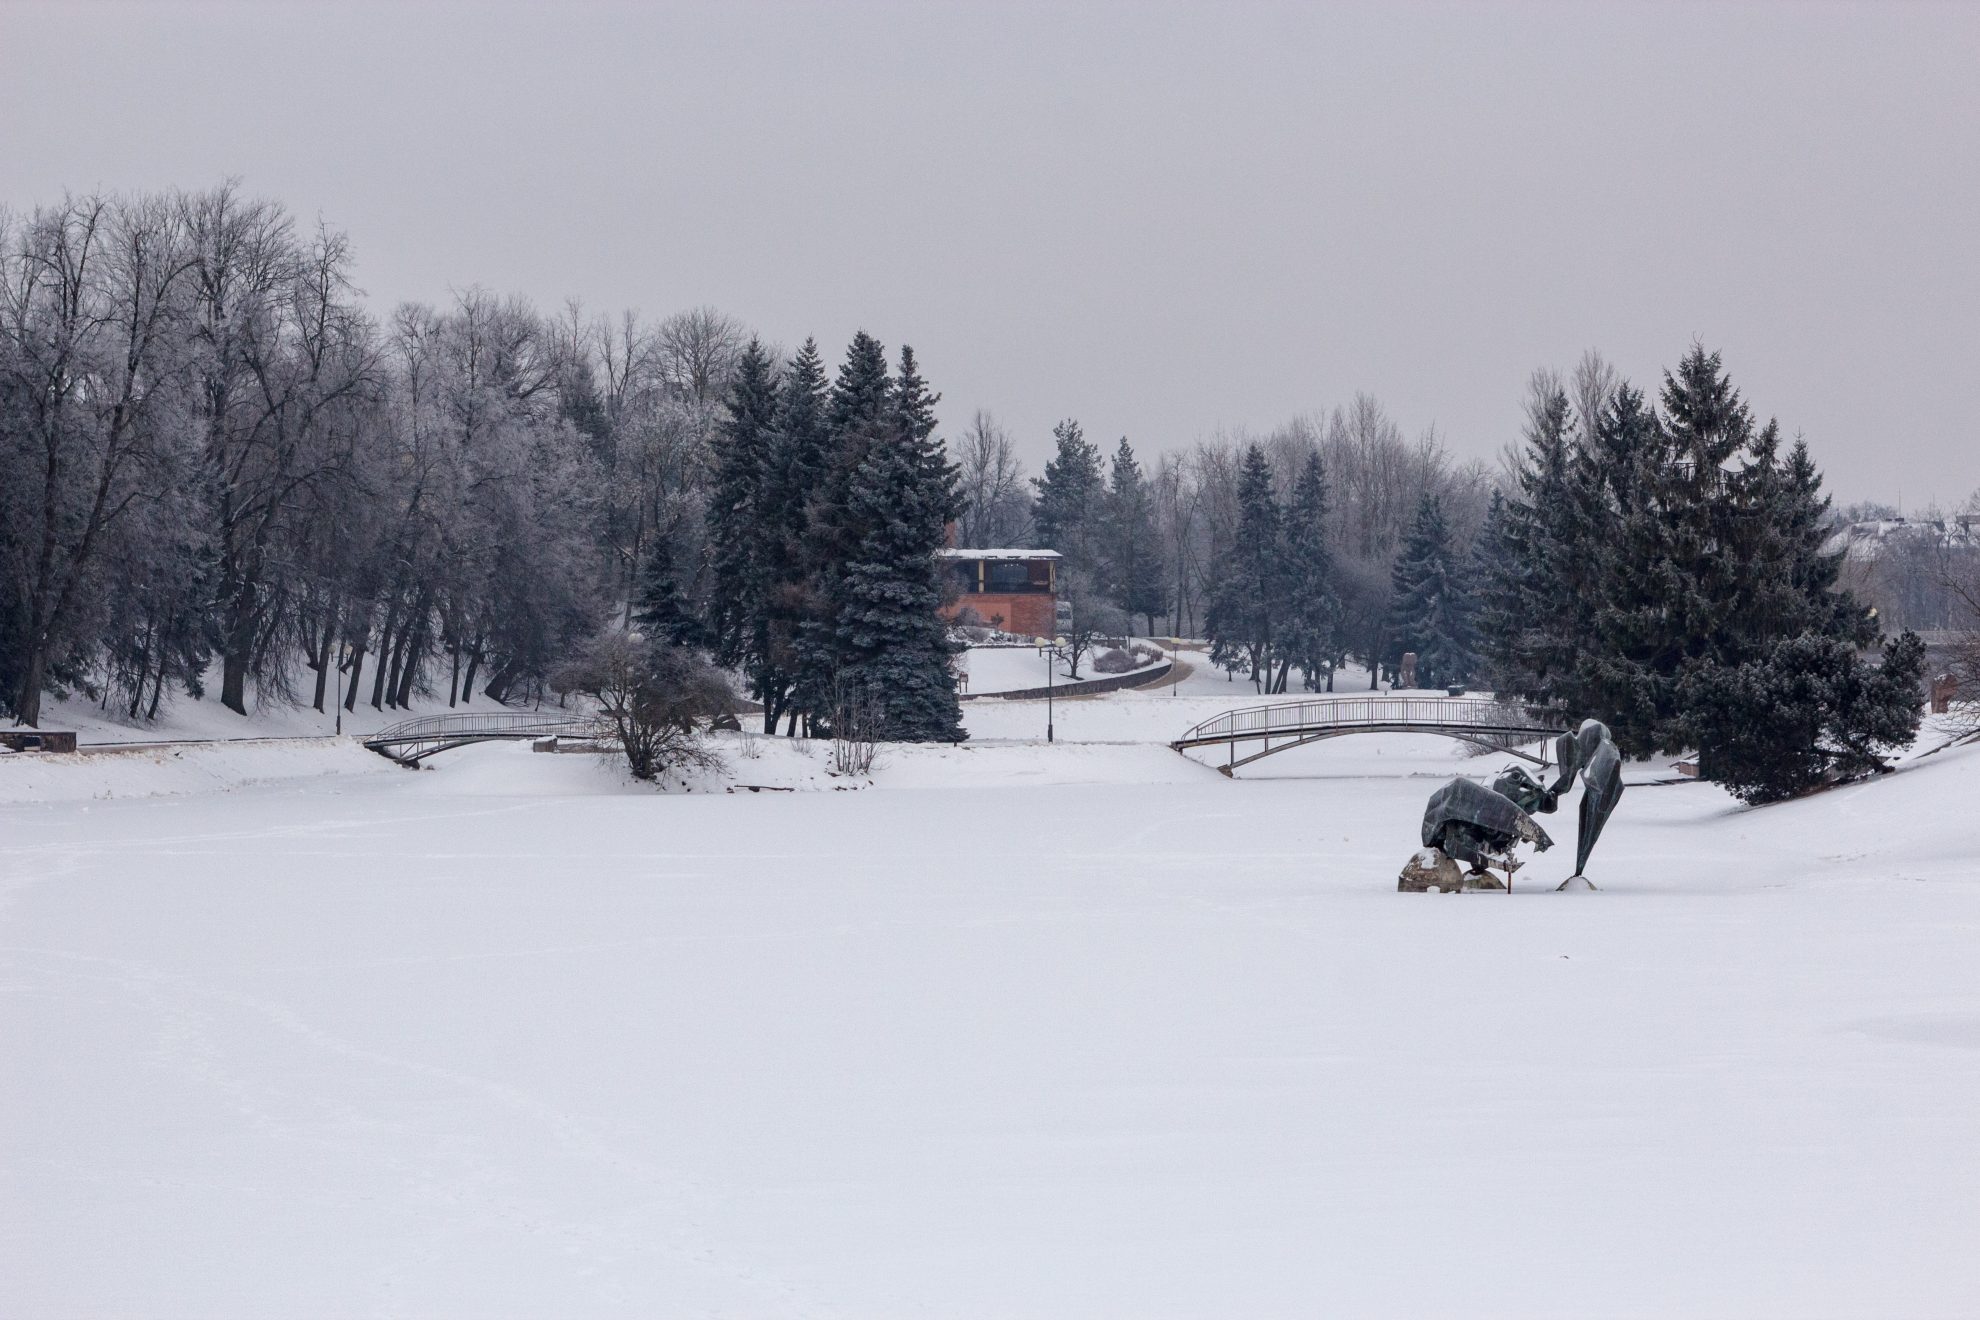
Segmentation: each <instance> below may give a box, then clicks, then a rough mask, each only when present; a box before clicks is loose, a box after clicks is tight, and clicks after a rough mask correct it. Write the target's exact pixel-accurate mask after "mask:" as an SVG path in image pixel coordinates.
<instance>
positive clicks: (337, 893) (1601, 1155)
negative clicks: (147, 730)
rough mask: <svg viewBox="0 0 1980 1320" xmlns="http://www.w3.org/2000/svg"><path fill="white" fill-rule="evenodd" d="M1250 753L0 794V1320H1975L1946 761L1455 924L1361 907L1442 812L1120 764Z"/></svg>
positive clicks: (811, 757) (1630, 819)
mask: <svg viewBox="0 0 1980 1320" xmlns="http://www.w3.org/2000/svg"><path fill="white" fill-rule="evenodd" d="M1206 689H1208V690H1206ZM1351 691H1352V689H1351V688H1350V694H1351ZM1226 697H1229V698H1230V700H1225V698H1226ZM1257 699H1258V698H1256V697H1255V696H1254V695H1252V694H1251V693H1250V690H1249V688H1248V687H1247V686H1246V685H1244V684H1242V683H1238V684H1226V683H1225V682H1224V681H1223V676H1222V675H1221V674H1217V675H1214V676H1205V675H1202V674H1198V675H1194V676H1192V677H1191V678H1189V679H1185V680H1184V686H1183V688H1182V689H1181V693H1180V695H1176V696H1169V695H1167V694H1166V692H1164V691H1161V690H1157V691H1152V692H1125V693H1120V694H1116V695H1113V696H1110V697H1105V698H1088V699H1081V700H1077V701H1066V702H1060V703H1058V704H1057V705H1056V708H1055V712H1054V717H1055V723H1056V724H1057V728H1058V734H1059V737H1060V739H1061V741H1060V742H1058V743H1056V744H1054V745H1053V746H1050V747H1046V746H1043V745H1041V744H1039V743H1038V742H1036V741H1033V740H1034V739H1035V738H1036V737H1037V736H1039V735H1040V734H1042V721H1043V703H1042V702H1002V701H995V702H974V703H971V705H970V707H969V708H968V712H967V714H968V719H969V722H970V725H971V729H972V732H973V734H974V735H975V737H974V739H973V740H972V742H971V743H970V744H966V745H964V746H962V747H960V748H890V749H888V750H887V752H886V753H885V754H884V755H883V757H882V759H881V761H880V763H879V765H878V766H876V768H875V770H874V773H873V774H872V776H871V777H870V783H869V782H868V781H866V780H860V781H857V782H853V783H848V782H847V781H844V780H840V779H836V778H834V777H833V776H831V775H829V774H827V773H826V772H825V765H826V754H827V750H828V749H826V748H825V747H823V746H814V747H811V748H808V749H799V748H795V747H792V746H790V745H788V744H785V743H782V742H772V741H770V740H762V744H761V745H756V746H754V747H753V750H754V752H755V753H756V754H755V755H754V756H751V755H750V754H749V752H750V750H752V748H751V746H750V745H749V744H748V743H746V741H745V740H743V739H738V738H730V739H727V740H725V741H726V743H727V745H728V752H729V758H730V763H729V769H728V771H727V773H726V775H725V776H724V777H723V778H724V780H725V781H726V782H727V783H730V784H756V785H758V786H759V787H765V788H777V787H786V788H793V789H796V790H799V791H793V792H756V793H751V792H748V791H736V792H720V791H700V792H681V791H674V792H670V793H665V794H656V793H654V792H653V791H651V790H650V789H645V788H633V787H632V786H629V785H627V784H626V783H625V782H624V780H623V778H622V776H621V775H620V774H619V772H618V771H617V769H616V768H615V767H614V765H613V764H612V763H611V762H610V761H607V760H605V759H602V758H598V757H591V756H579V755H574V756H546V755H539V754H535V753H532V752H530V751H528V750H527V748H526V747H525V746H520V745H489V746H483V747H477V748H469V749H464V750H461V751H458V752H453V753H448V754H446V755H443V756H442V757H440V758H437V759H436V761H435V762H433V768H431V769H428V770H423V771H420V772H417V773H412V772H406V771H402V770H399V769H396V768H395V767H392V766H389V765H386V764H385V763H384V762H382V761H379V760H377V759H376V758H372V757H368V756H366V755H365V754H363V753H360V752H356V751H354V749H352V748H351V747H350V746H349V744H348V743H346V744H343V745H341V746H338V745H324V744H265V745H259V746H257V747H254V748H239V747H236V748H222V749H213V750H212V751H211V752H209V753H202V754H203V755H209V756H211V757H214V758H217V760H216V761H215V762H214V765H213V767H212V768H211V775H212V782H213V784H214V785H216V786H218V785H222V784H235V785H240V786H239V787H234V788H232V789H230V790H228V791H220V789H219V788H218V787H212V788H207V787H201V786H199V785H196V784H194V785H189V786H188V787H187V789H186V790H184V791H175V793H174V795H172V796H154V797H145V796H136V797H125V796H124V794H126V793H130V792H139V791H141V789H132V788H130V787H115V786H113V788H112V790H111V791H114V792H115V793H117V794H118V796H117V797H116V798H115V799H114V800H110V801H95V800H90V801H70V802H60V803H57V802H47V801H40V802H24V801H22V800H21V799H22V797H23V796H32V795H31V794H26V793H25V792H24V791H23V790H21V789H20V785H22V784H23V783H25V782H26V780H24V779H22V778H20V777H19V774H20V765H19V763H20V762H22V761H26V760H28V759H30V758H0V802H9V801H11V802H13V803H15V805H5V806H0V841H4V844H3V846H0V987H4V991H5V994H6V1006H5V1009H4V1011H0V1063H4V1067H0V1316H8V1317H12V1316H23V1317H43V1316H58V1317H60V1316H84V1315H87V1316H97V1315H104V1316H109V1315H115V1316H120V1317H147V1316H160V1317H164V1316H173V1317H177V1316H200V1317H226V1316H243V1317H245V1316H270V1315H283V1316H288V1315H296V1316H302V1315H309V1316H319V1315H323V1316H355V1315H376V1316H463V1317H467V1316H474V1317H480V1316H517V1315H527V1316H539V1315H540V1316H558V1317H572V1316H601V1315H611V1316H620V1315H625V1316H634V1315H637V1316H652V1315H665V1316H694V1315H721V1316H748V1317H759V1316H760V1317H781V1316H846V1317H885V1316H909V1315H913V1316H972V1317H973V1316H1018V1315H1023V1316H1069V1317H1095V1316H1133V1317H1150V1316H1214V1317H1230V1316H1302V1317H1306V1316H1318V1315H1327V1316H1364V1315H1367V1316H1376V1315H1379V1316H1408V1317H1425V1316H1575V1317H1582V1316H1672V1315H1685V1316H1741V1317H1748V1316H1795V1317H1805V1316H1908V1317H1922V1316H1970V1315H1973V1314H1976V1313H1980V1256H1976V1255H1975V1253H1974V1252H1973V1251H1972V1247H1971V1244H1972V1242H1973V1241H1974V1240H1975V1239H1976V1236H1980V1194H1976V1190H1975V1189H1976V1188H1980V1123H1977V1122H1976V1118H1975V1115H1976V1112H1980V957H1976V949H1980V873H1977V872H1976V867H1975V864H1974V862H1973V858H1972V851H1971V843H1970V821H1971V820H1972V818H1973V803H1974V801H1975V798H1976V790H1980V749H1956V750H1953V751H1949V752H1946V753H1944V754H1942V755H1937V756H1931V757H1925V758H1921V759H1918V760H1916V761H1914V762H1912V763H1911V764H1910V765H1908V766H1907V768H1906V769H1904V770H1903V771H1902V772H1901V773H1900V774H1898V775H1895V776H1891V777H1888V778H1887V779H1885V780H1883V781H1880V782H1876V783H1870V784H1864V785H1859V786H1854V787H1850V788H1845V789H1841V790H1838V791H1835V792H1832V793H1828V794H1823V795H1820V796H1818V797H1815V798H1811V799H1809V800H1806V801H1803V802H1799V803H1792V804H1788V805H1785V806H1780V807H1774V808H1769V809H1766V810H1764V811H1746V810H1741V809H1738V808H1736V807H1735V806H1734V805H1733V804H1732V803H1731V802H1729V800H1728V799H1727V798H1726V797H1725V796H1724V795H1722V794H1721V793H1719V792H1718V791H1717V790H1716V789H1714V788H1712V787H1710V786H1705V785H1699V784H1694V783H1686V784H1677V785H1653V784H1651V783H1648V782H1644V781H1646V780H1648V779H1651V778H1655V777H1656V774H1655V768H1652V767H1645V768H1640V769H1639V770H1637V771H1636V772H1633V774H1632V778H1633V779H1634V780H1636V781H1638V782H1637V783H1636V785H1635V786H1634V787H1633V788H1632V789H1631V790H1630V791H1629V792H1628V793H1627V794H1626V795H1625V797H1624V798H1623V801H1622V805H1621V807H1620V808H1619V810H1618V811H1617V813H1616V816H1615V817H1614V819H1613V820H1612V821H1611V823H1610V825H1609V829H1608V832H1607V833H1606V834H1605V836H1604V838H1603V840H1602V844H1601V846H1600V848H1599V849H1598V850H1597V852H1596V854H1595V859H1594V861H1593V863H1592V865H1591V867H1590V871H1591V874H1592V875H1594V877H1595V878H1596V880H1597V882H1598V883H1599V884H1601V885H1602V886H1603V888H1602V892H1600V893H1597V894H1592V895H1565V894H1555V893H1553V892H1551V887H1552V885H1553V884H1554V883H1556V882H1558V880H1559V879H1560V878H1561V877H1562V876H1564V875H1565V874H1566V873H1567V871H1568V870H1569V869H1570V868H1571V865H1572V835H1573V818H1572V812H1573V803H1572V802H1570V803H1569V804H1568V806H1567V807H1566V809H1565V810H1564V812H1563V813H1562V815H1561V816H1558V817H1555V818H1554V819H1553V820H1550V821H1549V822H1548V824H1549V826H1550V828H1552V829H1553V831H1554V833H1555V835H1556V837H1557V838H1560V839H1562V840H1563V844H1562V846H1560V847H1557V848H1556V849H1555V850H1553V851H1552V852H1549V853H1547V854H1544V855H1542V856H1541V857H1540V858H1539V859H1538V860H1537V861H1536V862H1535V863H1534V864H1533V865H1532V866H1531V867H1529V868H1528V870H1527V871H1525V872H1523V873H1522V878H1521V885H1520V887H1519V889H1518V890H1517V891H1516V892H1515V893H1513V894H1511V895H1510V896H1507V895H1498V894H1473V895H1464V896H1445V895H1399V894H1397V893H1396V892H1395V875H1396V871H1397V869H1398V867H1399V866H1400V865H1401V863H1402V861H1403V860H1404V859H1405V858H1406V857H1407V856H1408V855H1409V853H1410V852H1411V851H1412V850H1413V848H1414V847H1415V845H1416V842H1417V833H1416V831H1417V822H1418V819H1419V817H1420V814H1421V811H1422V805H1423V801H1424V798H1425V797H1426V796H1427V795H1428V793H1429V792H1430V790H1431V789H1432V788H1433V787H1434V785H1435V782H1436V780H1437V779H1439V778H1441V777H1443V776H1445V775H1448V774H1451V773H1457V772H1465V773H1486V772H1488V771H1490V770H1491V769H1493V768H1495V767H1496V766H1497V765H1498V764H1499V763H1500V758H1495V757H1486V758H1471V757H1467V756H1465V755H1464V754H1463V753H1462V751H1461V750H1460V749H1459V748H1458V747H1457V746H1456V745H1454V744H1449V743H1445V742H1441V741H1438V740H1434V739H1427V738H1415V737H1365V738H1349V739H1342V740H1338V741H1335V742H1329V743H1322V744H1318V745H1316V746H1313V747H1310V748H1305V749H1301V750H1299V751H1295V752H1291V753H1288V754H1286V755H1284V756H1281V757H1277V758H1274V759H1272V760H1268V761H1264V762H1260V763H1259V764H1258V765H1256V766H1254V767H1251V768H1250V769H1249V770H1247V771H1241V772H1240V777H1239V778H1238V779H1237V780H1235V781H1232V780H1226V779H1224V778H1223V777H1221V776H1219V775H1217V774H1215V773H1214V772H1213V771H1211V770H1209V769H1207V768H1206V767H1205V766H1203V765H1200V764H1197V763H1194V762H1191V761H1188V760H1185V759H1184V758H1182V757H1179V756H1177V755H1176V754H1174V753H1173V752H1170V751H1169V750H1167V748H1166V746H1164V743H1165V742H1166V741H1167V739H1169V738H1171V737H1173V736H1175V734H1176V733H1177V732H1179V731H1180V730H1181V729H1182V728H1184V727H1186V726H1187V725H1189V724H1191V723H1194V722H1195V721H1196V720H1198V719H1200V718H1203V715H1204V714H1209V713H1215V711H1216V710H1218V709H1222V708H1223V707H1225V706H1227V705H1231V704H1248V703H1250V702H1254V701H1256V700H1257ZM1034 724H1035V725H1037V726H1038V727H1036V728H1034V727H1033V725H1034ZM144 755H145V756H151V755H153V754H151V753H146V754H144ZM242 756H254V757H259V758H261V759H260V760H259V761H257V762H256V763H255V764H254V765H253V766H251V767H250V768H249V769H250V770H251V773H233V772H229V771H228V769H227V767H228V766H229V765H231V764H232V760H231V758H235V757H242ZM1210 759H1213V758H1211V757H1209V756H1207V755H1206V756H1205V760H1210ZM81 761H83V762H88V763H90V764H93V765H96V766H97V767H98V769H97V770H94V771H89V772H88V773H94V774H97V775H99V776H102V775H111V774H113V771H112V770H110V769H105V768H104V767H107V766H109V764H110V763H111V762H112V761H117V762H119V763H120V765H121V766H122V767H123V768H122V769H117V770H115V771H114V774H115V775H116V776H122V777H129V776H131V775H133V774H135V773H136V772H135V771H134V770H133V769H132V768H131V767H133V766H137V765H140V764H141V762H140V761H137V760H133V759H132V758H130V757H123V758H113V757H109V756H96V757H86V758H81ZM157 769H159V771H160V772H161V773H166V774H170V773H185V772H183V771H178V772H174V771H172V770H171V769H170V768H169V767H167V766H165V765H163V764H162V763H161V764H160V765H159V766H158V767H157ZM285 770H286V771H288V772H292V774H293V777H291V776H290V775H289V774H286V773H285ZM75 773H77V774H83V773H85V772H84V771H83V770H80V769H79V770H77V771H76V772H75ZM250 781H255V782H250ZM677 787H678V786H677ZM689 787H696V785H690V786H689ZM699 787H701V788H703V789H707V788H710V787H713V785H712V784H710V783H703V784H701V785H699ZM195 789H196V790H197V791H192V790H195ZM835 789H845V790H850V791H832V790H835ZM44 796H48V795H46V794H44ZM71 796H77V795H74V794H72V795H71Z"/></svg>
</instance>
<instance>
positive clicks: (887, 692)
mask: <svg viewBox="0 0 1980 1320" xmlns="http://www.w3.org/2000/svg"><path fill="white" fill-rule="evenodd" d="M939 398H940V396H939V395H935V394H932V393H930V392H929V390H928V388H927V384H926V382H925V381H923V380H922V378H921V375H920V372H919V370H918V368H917V366H916V364H915V360H914V351H913V350H912V349H909V348H903V349H902V351H901V370H900V377H899V380H898V382H897V384H896V386H895V388H894V389H893V390H892V391H891V392H890V395H889V399H890V416H889V418H888V422H889V424H888V426H887V427H886V428H885V430H884V431H882V432H881V433H880V434H877V435H875V436H873V437H872V438H871V443H870V444H869V445H868V446H867V450H866V456H865V460H864V461H863V462H862V463H861V465H860V467H859V470H858V472H857V473H856V475H855V478H854V481H853V484H852V488H851V491H850V494H849V512H850V515H851V520H852V522H853V523H854V524H855V525H857V526H859V527H860V528H861V533H860V540H859V543H858V545H857V546H856V547H855V549H854V553H853V555H852V556H851V558H850V559H849V560H848V561H847V563H846V566H845V571H844V580H843V587H842V593H841V602H842V603H841V608H840V612H839V615H838V618H837V620H836V629H835V637H834V641H835V648H834V649H835V653H836V656H837V659H838V664H839V668H838V669H837V671H836V672H835V675H834V684H833V693H834V698H835V706H836V709H835V710H834V711H833V718H834V719H835V720H838V721H841V722H843V721H847V720H851V719H854V718H858V719H860V720H862V721H870V730H869V732H870V733H871V734H873V735H874V736H877V737H878V738H880V739H884V740H887V741H917V742H925V741H945V742H955V741H960V740H961V739H962V738H964V737H965V736H967V735H966V734H965V733H964V731H963V727H962V710H961V706H960V705H959V704H958V702H957V700H956V691H955V676H954V673H953V671H952V670H951V669H950V661H951V659H952V657H953V656H954V655H955V653H956V651H957V650H958V649H959V648H957V647H956V646H955V645H954V644H953V643H951V642H950V641H949V639H948V631H947V628H946V626H945V625H944V624H943V622H942V620H941V619H940V617H939V616H938V615H937V613H936V610H937V607H938V606H940V604H941V602H942V583H941V575H940V561H939V560H938V559H937V558H936V551H937V550H939V549H940V548H941V546H942V543H943V540H944V534H945V529H946V525H947V523H948V522H949V520H950V519H952V518H954V517H955V516H956V514H957V512H958V511H959V507H960V504H961V497H960V489H959V486H958V482H957V474H956V470H955V468H954V466H953V465H952V464H951V463H950V462H949V461H948V457H947V454H946V453H945V451H944V450H943V448H942V445H941V443H940V441H938V440H937V439H936V438H935V416H934V405H935V403H936V402H937V400H938V399H939Z"/></svg>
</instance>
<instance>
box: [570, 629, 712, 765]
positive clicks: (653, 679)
mask: <svg viewBox="0 0 1980 1320" xmlns="http://www.w3.org/2000/svg"><path fill="white" fill-rule="evenodd" d="M553 684H554V686H555V687H556V688H557V690H558V691H560V692H577V693H581V694H583V695H584V696H587V697H590V698H591V699H592V701H593V702H595V703H596V704H597V708H598V720H599V723H600V724H601V725H602V726H603V733H604V735H605V736H607V737H610V738H612V739H613V740H614V741H616V742H617V743H618V744H619V747H620V749H621V750H623V751H624V752H625V754H626V765H627V766H628V767H629V768H630V769H631V770H632V773H633V778H635V779H653V778H656V777H657V776H658V775H659V774H660V773H661V772H662V771H664V770H670V769H673V768H675V767H678V766H698V767H708V766H713V765H716V764H718V760H717V758H716V757H715V755H714V753H712V752H711V751H709V750H708V747H707V745H706V743H705V742H704V741H703V738H702V725H703V723H704V722H705V721H707V720H710V719H713V718H714V717H716V716H718V715H720V714H723V713H725V712H732V711H733V710H734V707H735V697H734V694H733V693H731V692H730V691H729V684H728V680H727V679H725V678H724V677H723V676H722V675H721V673H720V672H719V671H717V670H716V669H715V668H714V666H712V665H710V664H709V663H708V662H707V661H706V660H704V659H702V658H701V657H700V656H699V655H697V654H696V653H695V652H693V651H690V650H688V649H686V648H685V647H679V646H669V645H667V644H665V643H656V642H649V641H646V640H644V639H642V638H639V637H635V636H632V635H631V634H628V633H624V632H621V631H619V630H618V629H616V628H614V629H607V630H606V631H604V632H601V633H599V634H597V635H596V636H594V637H593V638H592V639H591V640H590V641H589V642H587V643H585V645H584V646H583V648H582V649H580V650H579V652H578V653H577V655H575V656H573V657H572V659H571V660H570V661H569V662H568V663H567V664H566V665H564V667H563V668H562V669H560V670H559V671H558V672H557V674H556V675H555V677H554V679H553Z"/></svg>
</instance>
